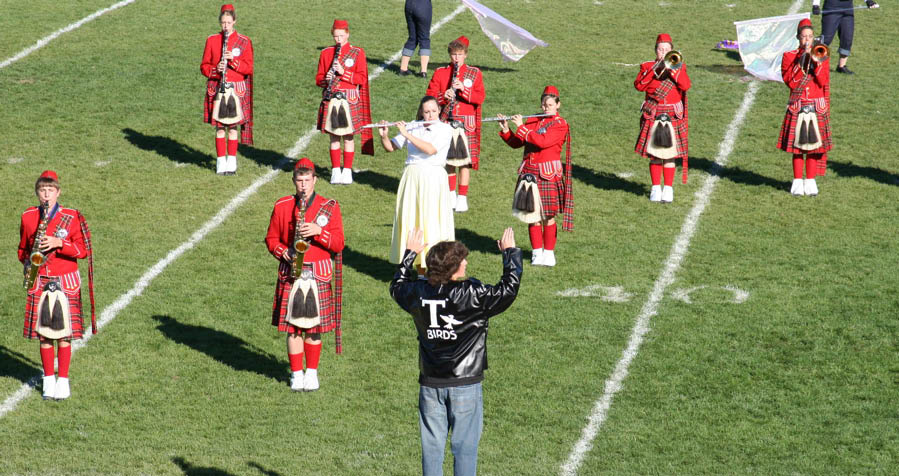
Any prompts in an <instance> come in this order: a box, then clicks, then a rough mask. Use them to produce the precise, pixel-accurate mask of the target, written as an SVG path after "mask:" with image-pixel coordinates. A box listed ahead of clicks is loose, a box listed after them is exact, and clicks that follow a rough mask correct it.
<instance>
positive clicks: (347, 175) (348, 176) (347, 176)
mask: <svg viewBox="0 0 899 476" xmlns="http://www.w3.org/2000/svg"><path fill="white" fill-rule="evenodd" d="M341 183H342V184H344V185H350V184H352V183H353V169H351V168H349V167H344V169H343V181H342V182H341Z"/></svg>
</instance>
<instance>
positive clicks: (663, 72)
mask: <svg viewBox="0 0 899 476" xmlns="http://www.w3.org/2000/svg"><path fill="white" fill-rule="evenodd" d="M655 52H656V59H655V61H646V62H644V63H643V64H641V65H640V72H639V73H638V74H637V79H636V80H634V87H635V88H636V89H637V91H641V92H643V93H645V94H646V96H645V98H644V100H643V106H642V108H641V110H640V135H639V136H638V137H637V144H636V145H635V146H634V152H636V153H637V154H640V156H642V157H646V158H648V159H649V178H650V180H651V181H652V188H651V189H650V192H649V200H650V201H651V202H663V203H670V202H672V201H674V172H675V160H676V159H678V158H681V159H682V163H683V165H682V167H683V182H684V183H687V155H688V153H689V152H688V147H687V145H688V143H687V132H688V126H687V115H688V114H687V90H688V89H690V76H688V75H687V65H686V64H684V61H683V56H682V55H681V54H680V52H678V51H673V43H672V41H671V36H670V35H668V34H667V33H662V34H660V35H659V36H658V37H656V45H655ZM663 176H664V183H665V186H664V187H662V177H663Z"/></svg>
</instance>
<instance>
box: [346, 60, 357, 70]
mask: <svg viewBox="0 0 899 476" xmlns="http://www.w3.org/2000/svg"><path fill="white" fill-rule="evenodd" d="M354 64H356V60H354V59H353V58H347V59H346V61H344V62H343V65H344V66H346V67H347V68H352V67H353V65H354Z"/></svg>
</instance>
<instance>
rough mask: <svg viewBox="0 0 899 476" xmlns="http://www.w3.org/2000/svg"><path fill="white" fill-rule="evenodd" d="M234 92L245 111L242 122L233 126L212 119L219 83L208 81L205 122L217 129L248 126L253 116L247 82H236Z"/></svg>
mask: <svg viewBox="0 0 899 476" xmlns="http://www.w3.org/2000/svg"><path fill="white" fill-rule="evenodd" d="M233 84H234V92H235V94H237V97H238V98H240V108H241V109H242V110H243V118H242V119H241V120H240V122H237V123H235V124H231V125H225V124H221V123H219V122H218V121H216V120H215V119H213V118H212V107H213V106H214V105H215V96H216V92H217V91H218V85H219V83H218V81H208V82H207V83H206V101H205V102H204V103H203V122H206V123H209V124H212V125H213V126H215V127H237V126H240V125H243V124H246V123H247V122H248V121H249V120H250V118H251V117H252V116H253V113H252V108H253V106H252V103H251V102H250V99H251V96H250V94H249V92H248V91H247V83H246V81H240V82H235V83H233Z"/></svg>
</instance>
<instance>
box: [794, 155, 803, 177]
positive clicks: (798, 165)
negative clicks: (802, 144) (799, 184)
mask: <svg viewBox="0 0 899 476" xmlns="http://www.w3.org/2000/svg"><path fill="white" fill-rule="evenodd" d="M793 178H794V179H801V178H802V156H801V155H793Z"/></svg>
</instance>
